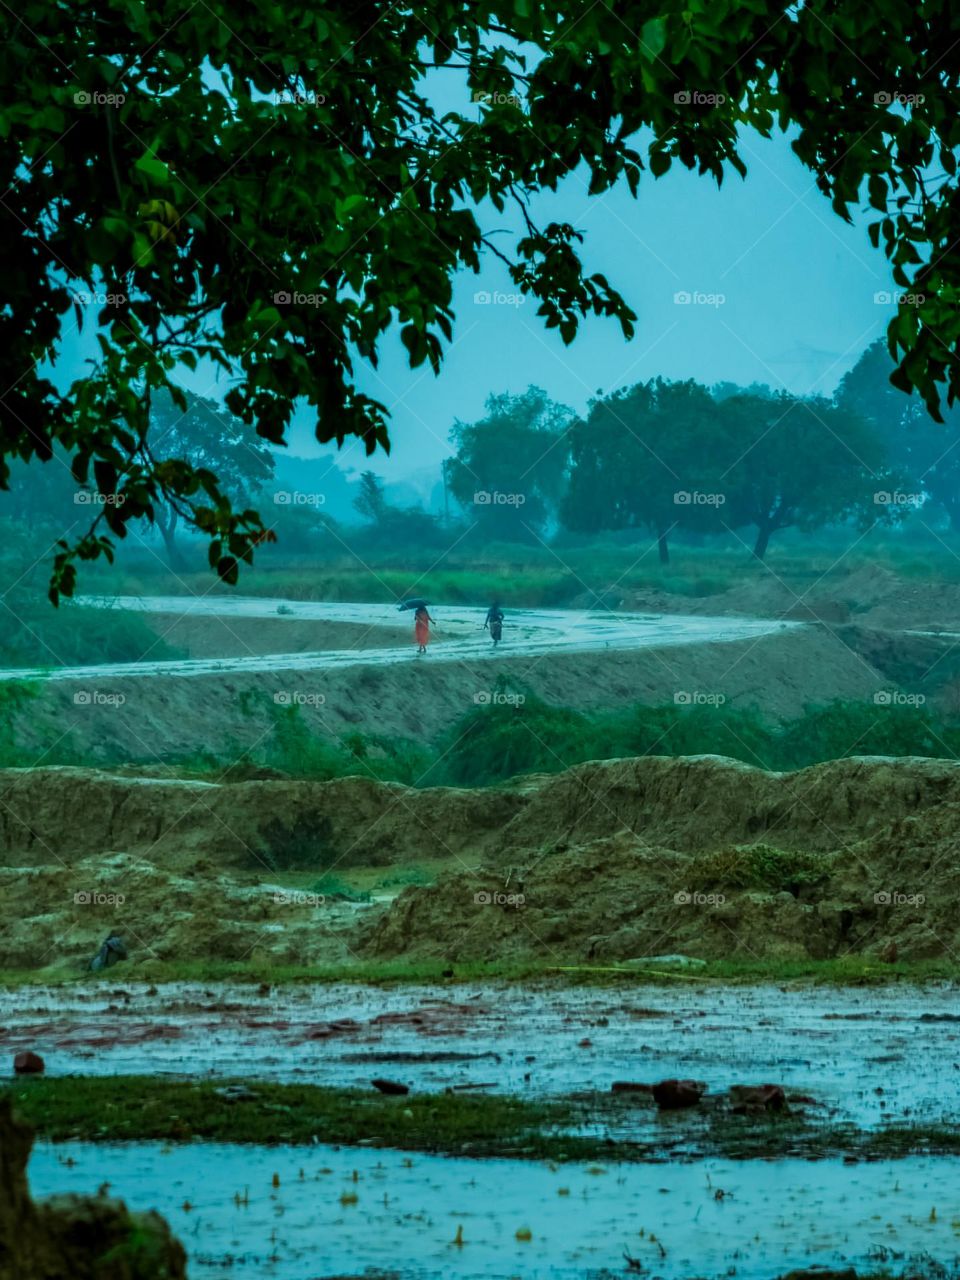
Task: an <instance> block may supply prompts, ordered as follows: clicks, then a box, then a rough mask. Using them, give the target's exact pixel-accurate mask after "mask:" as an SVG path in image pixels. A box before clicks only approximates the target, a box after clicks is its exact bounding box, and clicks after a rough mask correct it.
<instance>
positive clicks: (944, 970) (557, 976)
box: [0, 955, 960, 992]
mask: <svg viewBox="0 0 960 1280" xmlns="http://www.w3.org/2000/svg"><path fill="white" fill-rule="evenodd" d="M131 982H150V983H155V984H157V985H162V984H163V983H167V982H237V983H250V984H255V985H261V984H267V985H269V986H282V985H288V984H297V983H307V984H310V985H312V986H315V985H318V984H327V983H335V982H347V983H359V984H367V985H376V986H384V987H389V986H404V985H410V984H420V985H422V984H429V985H430V986H432V987H436V988H440V989H449V990H451V991H454V992H455V991H456V990H457V989H458V987H460V986H461V985H469V984H471V983H476V982H490V983H502V984H504V985H505V987H507V988H509V985H510V984H512V983H523V984H530V983H537V984H538V985H540V986H542V987H543V988H544V989H545V990H549V989H550V988H551V986H553V987H570V986H600V987H611V988H618V989H622V990H627V989H630V988H644V987H655V986H665V987H668V988H669V987H671V986H687V985H691V984H692V985H697V986H710V985H717V986H749V985H757V984H764V983H770V984H776V985H784V984H790V983H792V984H796V985H797V986H838V987H847V986H863V987H872V986H876V987H882V986H886V985H897V984H904V985H910V984H916V985H922V984H924V983H928V982H937V983H943V982H946V983H950V984H954V985H955V984H958V983H960V964H958V963H957V961H956V960H952V959H950V958H949V957H945V958H937V959H926V960H915V961H897V962H896V963H895V964H885V963H883V962H881V961H879V960H878V959H876V958H875V957H868V956H856V955H848V956H843V957H839V958H836V959H829V960H814V959H810V958H798V959H783V958H780V957H777V958H771V959H756V960H754V959H751V958H747V959H730V960H709V961H707V962H706V964H705V965H704V967H703V968H699V967H697V968H693V969H669V968H657V967H655V966H651V967H650V968H649V969H636V968H632V967H628V966H626V965H620V964H617V963H615V962H611V963H610V964H570V965H558V964H557V963H556V962H555V961H553V960H545V959H540V958H529V957H528V958H522V959H518V960H510V961H506V962H504V961H466V962H457V963H455V964H453V965H451V964H450V963H449V962H448V961H441V960H415V961H409V960H386V961H384V960H371V961H354V962H351V963H349V964H337V965H312V966H311V965H277V964H274V963H273V962H272V961H268V960H263V961H257V960H248V961H212V960H182V961H160V960H151V959H146V960H143V961H136V962H131V963H130V964H127V965H123V966H120V967H119V968H113V969H110V970H109V971H106V972H104V973H102V974H91V973H88V972H86V971H83V972H78V971H77V970H76V969H75V968H70V969H66V968H65V969H62V970H57V969H22V970H13V969H7V970H3V971H0V990H2V989H4V988H17V987H31V986H37V987H39V986H43V987H47V986H53V987H57V986H69V985H81V986H83V988H84V989H93V990H95V989H96V984H100V983H106V984H107V985H109V986H110V987H116V986H117V985H118V984H119V985H123V984H124V983H131Z"/></svg>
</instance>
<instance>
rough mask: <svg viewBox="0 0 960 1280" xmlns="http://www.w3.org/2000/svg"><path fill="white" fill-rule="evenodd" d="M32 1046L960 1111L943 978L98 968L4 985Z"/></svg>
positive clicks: (105, 1060) (350, 1081) (161, 1059)
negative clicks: (268, 973) (378, 974)
mask: <svg viewBox="0 0 960 1280" xmlns="http://www.w3.org/2000/svg"><path fill="white" fill-rule="evenodd" d="M151 991H152V994H151ZM28 1048H29V1049H33V1050H35V1051H37V1052H39V1053H41V1054H42V1055H43V1057H44V1058H45V1060H46V1063H47V1071H48V1073H49V1074H54V1075H63V1074H70V1073H84V1074H96V1075H113V1074H121V1073H141V1072H143V1073H151V1072H155V1073H159V1074H169V1075H189V1076H195V1077H196V1076H201V1077H202V1076H206V1075H213V1076H221V1077H225V1076H244V1077H246V1078H250V1079H253V1078H257V1079H263V1080H277V1081H301V1082H303V1081H309V1082H311V1083H317V1084H324V1085H336V1086H345V1087H352V1086H360V1087H365V1086H367V1085H368V1083H369V1080H370V1078H371V1077H372V1076H377V1075H388V1076H391V1077H393V1078H396V1079H399V1080H402V1081H404V1082H406V1083H408V1084H409V1085H411V1086H412V1087H413V1088H414V1089H416V1090H426V1091H436V1090H440V1089H443V1088H445V1087H447V1086H450V1085H474V1086H477V1085H481V1084H482V1085H485V1086H491V1087H492V1089H493V1090H494V1091H503V1092H510V1093H518V1094H521V1095H525V1096H549V1095H559V1094H566V1093H570V1092H572V1091H575V1090H581V1089H600V1090H607V1089H609V1087H610V1085H611V1083H612V1082H613V1081H615V1080H634V1081H643V1082H650V1081H656V1080H659V1079H664V1078H667V1077H671V1076H681V1077H683V1076H693V1077H695V1078H698V1079H702V1080H705V1081H706V1082H707V1084H708V1086H709V1088H710V1090H711V1091H721V1090H724V1089H726V1088H728V1087H729V1086H730V1085H731V1084H736V1083H751V1082H753V1083H756V1082H766V1081H771V1082H775V1083H782V1084H784V1085H785V1086H787V1087H788V1088H790V1089H793V1090H795V1091H797V1092H802V1093H808V1094H812V1095H813V1096H814V1097H815V1098H816V1099H817V1100H818V1101H820V1102H821V1103H822V1104H823V1106H824V1112H823V1115H824V1118H825V1119H826V1118H831V1119H837V1120H850V1121H853V1122H855V1123H857V1124H858V1125H860V1126H866V1127H878V1126H882V1125H884V1124H886V1123H890V1122H897V1121H901V1122H902V1121H909V1122H911V1123H915V1124H919V1123H924V1124H926V1123H937V1122H941V1121H948V1122H956V1121H957V1120H958V1119H960V1090H958V1087H957V1085H958V1082H960V1002H958V999H957V989H956V988H955V987H954V986H951V985H946V984H944V985H930V986H925V987H897V988H887V989H876V990H870V989H860V990H853V989H844V990H834V989H831V988H799V989H796V990H790V989H781V988H779V987H774V986H753V987H742V988H729V987H728V988H722V987H711V986H708V985H705V984H701V983H695V982H686V981H680V980H677V981H675V982H674V983H673V984H671V985H670V986H641V985H639V984H638V985H637V986H632V987H630V988H629V989H626V990H625V989H623V988H621V989H619V990H583V989H580V990H576V989H574V990H569V989H568V990H563V989H560V988H556V987H553V986H549V985H530V984H528V985H525V986H524V987H522V988H521V987H519V986H513V985H501V984H492V983H478V984H456V985H454V984H451V985H449V986H447V987H445V988H440V989H439V990H438V988H437V987H435V986H434V987H426V986H424V987H414V986H403V987H398V988H393V989H376V988H369V987H361V986H354V985H348V984H332V985H317V986H308V985H303V986H288V987H281V988H276V989H273V990H270V991H269V992H265V993H264V994H262V995H259V994H258V992H257V988H256V987H251V986H240V985H236V984H225V985H224V984H221V985H217V986H204V985H200V984H195V983H176V984H169V985H166V986H163V987H161V988H159V989H157V990H154V989H152V988H148V987H146V986H144V985H142V984H136V983H131V984H122V983H120V982H117V983H116V984H112V983H109V982H107V983H96V984H91V985H89V986H80V985H70V986H67V987H51V988H43V987H39V988H38V987H27V988H22V989H19V990H17V991H13V992H3V993H0V1061H2V1060H4V1058H3V1056H2V1055H5V1061H6V1062H7V1063H8V1064H9V1063H12V1058H13V1054H14V1053H15V1052H17V1051H18V1050H20V1049H28ZM6 1069H7V1070H9V1067H7V1068H6ZM638 1122H639V1123H650V1124H653V1123H655V1121H654V1119H653V1118H652V1117H651V1118H650V1119H649V1121H645V1120H643V1119H642V1117H640V1118H638ZM958 1208H960V1206H958Z"/></svg>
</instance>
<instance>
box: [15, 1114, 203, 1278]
mask: <svg viewBox="0 0 960 1280" xmlns="http://www.w3.org/2000/svg"><path fill="white" fill-rule="evenodd" d="M32 1146H33V1133H32V1132H31V1130H30V1129H29V1128H28V1127H27V1126H26V1125H23V1124H21V1123H19V1121H17V1120H16V1118H15V1117H14V1116H13V1115H12V1113H11V1108H10V1101H9V1099H7V1098H0V1280H64V1278H65V1277H70V1280H186V1274H187V1270H186V1266H187V1255H186V1253H185V1252H184V1249H183V1246H182V1245H181V1244H180V1242H179V1241H178V1240H177V1239H175V1237H174V1236H173V1235H172V1233H171V1231H170V1228H169V1226H168V1225H167V1223H166V1222H165V1221H164V1219H163V1218H161V1217H160V1215H159V1214H157V1213H152V1212H151V1213H129V1212H128V1210H127V1208H126V1206H125V1205H124V1204H123V1202H122V1201H120V1200H112V1199H107V1197H106V1196H105V1195H103V1196H97V1197H95V1198H94V1197H92V1196H77V1195H61V1196H55V1197H53V1198H52V1199H50V1200H46V1201H41V1202H40V1203H35V1202H34V1201H33V1200H31V1198H30V1191H29V1189H28V1187H27V1160H28V1159H29V1156H30V1148H31V1147H32ZM133 1189H134V1188H131V1190H133Z"/></svg>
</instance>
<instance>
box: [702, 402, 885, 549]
mask: <svg viewBox="0 0 960 1280" xmlns="http://www.w3.org/2000/svg"><path fill="white" fill-rule="evenodd" d="M718 408H719V423H720V429H721V433H722V447H723V449H724V451H725V453H726V455H727V458H728V463H727V467H726V473H725V477H724V481H723V483H724V486H725V489H726V492H727V494H728V503H727V504H726V508H725V519H726V521H727V523H728V524H729V526H730V527H733V528H735V527H737V526H739V525H744V524H751V525H755V526H756V529H757V536H756V541H755V543H754V548H753V553H754V555H755V556H756V557H757V559H758V560H762V559H763V558H764V556H765V555H766V553H767V547H768V545H769V543H770V539H771V537H772V536H773V535H774V534H775V533H776V532H777V531H778V530H780V529H787V528H790V527H795V528H798V529H804V530H812V529H816V528H820V527H822V526H823V525H825V524H827V523H832V522H834V521H839V520H844V519H849V518H851V517H857V518H859V519H860V520H861V521H862V522H864V523H867V524H869V523H873V522H875V521H877V520H888V519H890V518H892V517H893V516H894V515H898V514H901V513H899V512H896V511H894V510H892V509H891V507H890V505H889V504H884V502H883V501H882V499H881V498H879V497H878V496H877V495H879V494H882V492H883V491H884V490H886V489H887V488H888V487H889V486H890V484H891V483H892V480H891V472H890V468H889V466H888V463H887V459H886V452H885V450H884V448H883V444H882V442H881V440H880V439H879V437H878V435H877V433H876V432H875V431H874V430H873V429H872V428H871V427H870V425H869V424H868V423H867V421H866V420H865V419H864V418H862V417H861V416H860V415H859V414H857V413H854V412H852V411H851V410H850V409H848V408H844V407H840V406H837V405H835V404H833V403H831V402H830V401H829V400H826V399H824V398H820V397H809V398H806V399H804V398H800V397H795V396H789V395H786V394H780V395H777V396H775V397H774V398H773V399H772V400H771V399H768V398H767V397H765V396H755V395H739V396H731V397H730V398H729V399H727V400H724V401H723V402H722V403H721V404H720V405H719V406H718Z"/></svg>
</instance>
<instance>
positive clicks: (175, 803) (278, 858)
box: [0, 768, 524, 871]
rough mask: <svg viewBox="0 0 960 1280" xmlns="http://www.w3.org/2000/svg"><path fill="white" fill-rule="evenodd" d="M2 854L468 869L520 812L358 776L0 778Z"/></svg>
mask: <svg viewBox="0 0 960 1280" xmlns="http://www.w3.org/2000/svg"><path fill="white" fill-rule="evenodd" d="M0 800H2V803H0V856H2V860H3V861H4V862H5V863H6V864H7V865H8V866H12V865H30V864H37V863H46V862H54V861H57V862H66V863H68V864H71V863H74V862H76V860H77V859H78V858H82V857H85V856H87V855H89V854H94V853H99V852H100V851H102V850H104V849H123V850H125V851H127V852H130V853H137V854H141V855H142V856H144V857H146V858H149V859H150V861H151V862H155V863H159V864H161V865H163V866H165V867H168V868H171V869H182V868H188V867H192V866H193V865H194V864H195V862H196V860H197V858H198V857H211V858H215V859H216V863H217V866H218V867H226V866H234V867H246V868H248V869H251V870H254V869H256V870H261V871H262V870H297V869H316V870H318V871H319V870H323V869H327V868H331V867H333V866H339V867H345V866H357V865H362V866H379V865H382V864H385V863H391V862H402V861H411V860H418V861H421V860H424V859H430V858H442V857H448V856H450V855H455V854H461V853H463V854H466V853H469V854H470V856H471V858H472V859H473V860H474V861H476V860H477V857H478V855H482V854H484V853H485V852H486V851H487V850H488V849H489V848H491V847H492V846H493V845H494V844H496V843H497V842H498V832H499V830H500V828H502V827H503V826H504V825H505V824H506V823H508V822H509V821H510V819H511V818H512V817H513V816H514V814H515V813H516V812H517V811H518V809H519V808H520V806H521V805H522V804H523V803H524V798H523V797H522V796H520V795H518V794H515V793H513V792H511V791H509V790H496V791H461V790H457V789H454V788H431V789H424V790H416V789H415V788H411V787H403V786H400V785H398V784H394V783H380V782H375V781H372V780H370V779H367V778H338V779H336V780H334V781H332V782H289V781H257V782H237V783H230V784H219V785H218V784H213V783H206V782H184V781H177V780H168V779H155V778H133V777H119V776H116V775H114V774H109V773H99V772H97V771H96V770H89V769H71V768H61V769H33V770H28V769H25V770H19V769H9V770H2V771H0Z"/></svg>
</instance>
